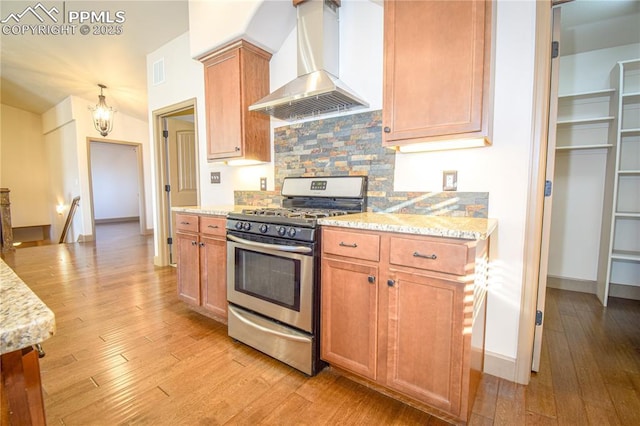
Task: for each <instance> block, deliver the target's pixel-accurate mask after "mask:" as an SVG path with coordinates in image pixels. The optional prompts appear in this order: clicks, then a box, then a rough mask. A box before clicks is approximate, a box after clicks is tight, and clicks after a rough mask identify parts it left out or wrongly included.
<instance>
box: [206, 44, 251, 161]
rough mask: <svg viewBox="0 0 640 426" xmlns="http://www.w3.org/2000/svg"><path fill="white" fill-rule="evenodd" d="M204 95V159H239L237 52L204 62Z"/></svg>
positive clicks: (238, 70) (239, 123) (240, 144)
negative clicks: (205, 144) (205, 119)
mask: <svg viewBox="0 0 640 426" xmlns="http://www.w3.org/2000/svg"><path fill="white" fill-rule="evenodd" d="M205 93H206V111H207V132H208V135H207V140H208V147H207V148H208V149H207V153H208V155H207V157H208V159H217V158H233V157H241V156H242V150H241V146H242V141H241V137H242V136H241V130H242V123H241V120H242V106H241V102H240V53H239V49H234V50H232V51H229V52H227V53H225V54H224V55H221V56H218V57H215V58H213V59H211V60H209V61H207V62H205Z"/></svg>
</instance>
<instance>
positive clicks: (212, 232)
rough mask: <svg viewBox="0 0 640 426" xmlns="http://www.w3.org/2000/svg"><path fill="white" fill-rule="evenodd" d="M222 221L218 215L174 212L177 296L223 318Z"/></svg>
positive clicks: (224, 262)
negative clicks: (175, 213) (176, 213)
mask: <svg viewBox="0 0 640 426" xmlns="http://www.w3.org/2000/svg"><path fill="white" fill-rule="evenodd" d="M225 221H226V219H225V218H224V217H218V216H198V215H186V214H178V215H176V248H177V265H178V297H179V298H180V299H181V300H183V301H184V302H186V303H188V304H190V305H192V306H194V307H199V308H201V311H203V313H210V314H211V315H212V316H213V317H214V318H216V319H222V320H226V318H227V280H226V277H227V272H226V271H227V241H226V231H225ZM194 224H197V225H194Z"/></svg>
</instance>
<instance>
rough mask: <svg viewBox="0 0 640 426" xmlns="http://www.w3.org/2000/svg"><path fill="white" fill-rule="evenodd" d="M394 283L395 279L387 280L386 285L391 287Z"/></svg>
mask: <svg viewBox="0 0 640 426" xmlns="http://www.w3.org/2000/svg"><path fill="white" fill-rule="evenodd" d="M395 284H396V281H395V280H387V285H388V286H389V287H393V286H394V285H395Z"/></svg>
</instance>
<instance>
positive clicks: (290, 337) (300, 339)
mask: <svg viewBox="0 0 640 426" xmlns="http://www.w3.org/2000/svg"><path fill="white" fill-rule="evenodd" d="M227 308H228V309H229V310H230V311H231V313H233V315H234V316H235V317H236V318H237V319H239V320H240V321H242V322H243V323H245V324H246V325H248V326H250V327H254V328H257V329H258V330H260V331H262V332H265V333H269V334H273V335H274V336H278V337H282V338H283V339H287V340H293V341H294V342H302V343H308V342H309V339H308V338H306V337H299V336H293V335H291V334H287V333H282V332H280V331H277V330H272V329H270V328H267V327H263V326H261V325H260V324H256V323H255V322H253V321H250V320H248V319H247V318H245V317H244V316H243V315H242V313H240V312H238V310H237V309H234V307H233V306H231V305H229V306H227Z"/></svg>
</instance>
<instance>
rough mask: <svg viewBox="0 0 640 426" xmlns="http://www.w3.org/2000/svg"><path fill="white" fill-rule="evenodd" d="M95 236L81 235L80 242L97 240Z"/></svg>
mask: <svg viewBox="0 0 640 426" xmlns="http://www.w3.org/2000/svg"><path fill="white" fill-rule="evenodd" d="M95 239H96V238H95V236H94V235H93V234H86V235H82V234H81V235H80V236H79V237H78V242H79V243H90V242H91V241H95Z"/></svg>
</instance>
